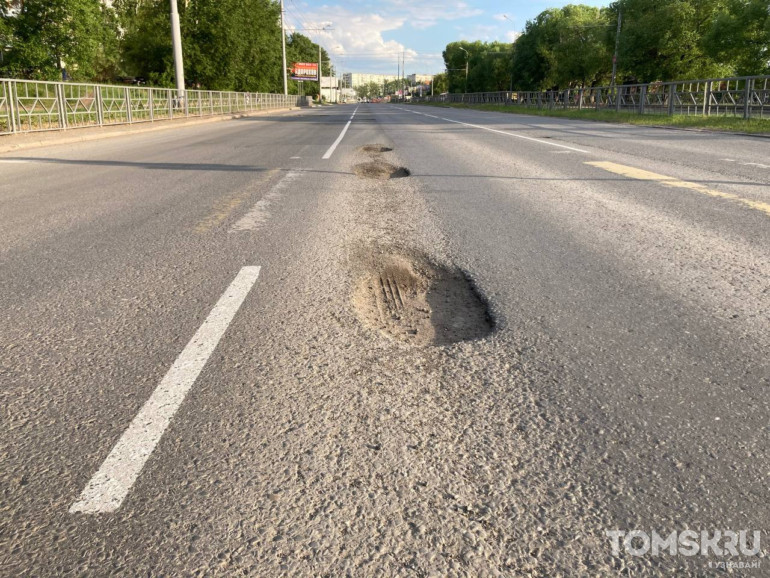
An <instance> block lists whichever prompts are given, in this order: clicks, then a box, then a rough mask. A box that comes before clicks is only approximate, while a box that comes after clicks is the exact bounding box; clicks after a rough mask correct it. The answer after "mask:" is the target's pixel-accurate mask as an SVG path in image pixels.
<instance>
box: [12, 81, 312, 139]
mask: <svg viewBox="0 0 770 578" xmlns="http://www.w3.org/2000/svg"><path fill="white" fill-rule="evenodd" d="M299 105H300V103H299V100H298V97H297V96H296V95H294V96H292V95H289V96H284V95H283V94H269V93H260V92H222V91H212V90H188V91H186V92H185V98H184V99H181V100H180V99H178V98H177V96H176V90H175V89H170V88H149V87H137V86H111V85H102V84H74V83H69V82H39V81H29V80H11V79H0V135H3V134H15V133H28V132H39V131H49V130H64V129H70V128H84V127H94V126H110V125H120V124H134V123H140V122H154V121H158V120H169V119H174V118H191V117H203V116H214V115H219V114H230V113H237V112H252V111H258V110H273V109H279V108H290V107H294V106H299Z"/></svg>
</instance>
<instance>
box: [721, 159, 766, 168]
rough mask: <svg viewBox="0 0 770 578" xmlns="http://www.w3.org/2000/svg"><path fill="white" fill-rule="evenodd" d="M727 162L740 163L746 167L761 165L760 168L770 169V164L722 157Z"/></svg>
mask: <svg viewBox="0 0 770 578" xmlns="http://www.w3.org/2000/svg"><path fill="white" fill-rule="evenodd" d="M721 160H723V161H725V162H726V163H738V164H739V165H743V166H744V167H759V168H760V169H770V165H763V164H762V163H749V162H744V161H736V160H735V159H721Z"/></svg>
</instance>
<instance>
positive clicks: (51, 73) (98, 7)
mask: <svg viewBox="0 0 770 578" xmlns="http://www.w3.org/2000/svg"><path fill="white" fill-rule="evenodd" d="M2 17H3V32H2V33H3V34H4V35H5V37H6V41H7V40H8V39H10V40H11V45H10V47H9V49H8V51H7V53H6V55H5V57H4V59H3V60H4V61H5V64H4V66H3V68H4V70H5V73H6V74H11V75H13V76H16V77H19V78H34V79H48V80H56V79H59V80H60V79H62V77H63V76H64V75H65V74H66V76H67V77H69V78H72V79H74V80H106V79H108V78H110V77H112V76H113V75H114V74H115V72H116V71H117V64H118V28H117V18H116V15H115V12H114V10H113V9H112V8H111V7H110V6H109V5H107V4H105V3H103V2H101V1H100V0H25V1H24V2H22V3H20V5H19V7H18V9H16V8H14V9H11V8H10V7H9V5H8V4H7V3H4V4H3V8H2Z"/></svg>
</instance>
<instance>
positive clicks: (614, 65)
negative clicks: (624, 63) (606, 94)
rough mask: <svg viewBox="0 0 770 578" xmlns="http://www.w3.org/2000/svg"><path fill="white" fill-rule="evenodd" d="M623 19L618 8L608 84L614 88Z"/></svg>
mask: <svg viewBox="0 0 770 578" xmlns="http://www.w3.org/2000/svg"><path fill="white" fill-rule="evenodd" d="M622 21H623V13H622V12H621V11H620V8H618V30H617V32H615V54H614V55H613V56H612V80H611V81H610V86H611V87H612V88H613V92H614V89H615V75H616V74H617V72H618V52H619V51H620V24H621V22H622Z"/></svg>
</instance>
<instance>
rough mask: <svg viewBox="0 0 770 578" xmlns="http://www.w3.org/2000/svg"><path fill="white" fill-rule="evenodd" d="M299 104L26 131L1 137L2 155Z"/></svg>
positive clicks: (0, 149) (194, 123)
mask: <svg viewBox="0 0 770 578" xmlns="http://www.w3.org/2000/svg"><path fill="white" fill-rule="evenodd" d="M298 108H299V107H291V108H275V109H271V110H259V111H254V112H238V113H232V114H221V115H216V116H206V117H189V118H180V119H174V120H160V121H156V122H144V123H136V124H122V125H113V126H104V127H100V126H96V127H87V128H71V129H67V130H52V131H42V132H27V133H18V134H9V135H3V136H0V154H2V153H8V152H13V151H19V150H25V149H31V148H38V147H44V146H49V145H59V144H71V143H78V142H85V141H91V140H98V139H104V138H112V137H118V136H126V135H131V134H139V133H145V132H152V131H157V130H168V129H172V128H180V127H184V126H194V125H199V124H206V123H212V122H222V121H225V120H234V119H238V118H245V117H250V116H261V115H264V114H272V113H276V112H289V111H292V110H296V109H298Z"/></svg>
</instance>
